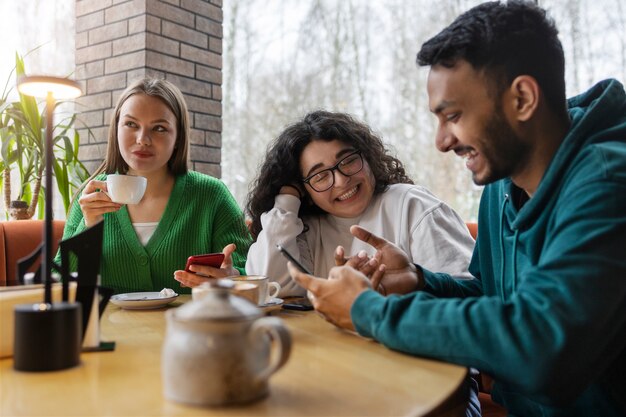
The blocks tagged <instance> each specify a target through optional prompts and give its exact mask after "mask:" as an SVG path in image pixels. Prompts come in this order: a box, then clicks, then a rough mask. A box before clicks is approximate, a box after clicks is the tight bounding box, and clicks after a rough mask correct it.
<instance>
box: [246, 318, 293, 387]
mask: <svg viewBox="0 0 626 417" xmlns="http://www.w3.org/2000/svg"><path fill="white" fill-rule="evenodd" d="M259 333H269V335H270V338H271V340H272V345H275V346H276V349H278V351H277V354H276V355H271V358H273V359H270V362H269V363H268V365H267V367H266V368H265V369H263V370H262V371H261V372H259V374H258V375H256V380H257V381H265V380H267V379H268V378H269V377H270V375H272V374H273V373H274V372H276V371H277V370H278V369H280V367H282V366H283V365H284V364H285V363H286V362H287V359H289V354H290V353H291V336H290V335H289V331H288V330H287V328H286V327H285V326H284V325H283V322H282V321H281V320H280V319H279V318H277V317H262V318H260V319H258V320H256V321H255V322H254V323H253V324H252V327H251V328H250V337H251V338H252V340H258V339H257V338H258V337H259V336H260V334H259Z"/></svg>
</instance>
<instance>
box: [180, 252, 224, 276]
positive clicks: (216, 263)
mask: <svg viewBox="0 0 626 417" xmlns="http://www.w3.org/2000/svg"><path fill="white" fill-rule="evenodd" d="M222 262H224V254H223V253H208V254H206V255H193V256H190V257H189V258H187V265H185V271H187V272H191V271H190V270H189V267H190V266H191V265H193V264H196V265H207V266H212V267H214V268H219V267H220V266H222Z"/></svg>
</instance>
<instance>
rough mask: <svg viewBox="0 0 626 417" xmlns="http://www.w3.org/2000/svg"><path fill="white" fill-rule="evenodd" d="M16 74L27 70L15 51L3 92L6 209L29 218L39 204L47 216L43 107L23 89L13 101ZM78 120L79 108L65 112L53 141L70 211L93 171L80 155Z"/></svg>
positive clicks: (0, 131)
mask: <svg viewBox="0 0 626 417" xmlns="http://www.w3.org/2000/svg"><path fill="white" fill-rule="evenodd" d="M13 73H15V79H17V77H19V76H21V75H24V74H25V70H24V59H23V57H21V56H20V55H19V54H17V53H16V54H15V68H14V71H12V72H11V74H10V75H9V77H8V79H7V82H6V84H5V87H4V90H3V93H2V96H1V97H0V141H1V143H2V147H1V149H0V155H1V160H0V170H1V171H2V176H3V181H2V189H3V194H4V204H5V209H6V211H7V212H8V213H10V215H11V218H14V219H19V218H31V217H32V216H33V215H34V214H35V211H36V209H37V206H38V205H39V209H38V217H39V218H43V201H44V198H43V193H45V192H46V191H47V190H45V189H43V188H45V187H42V177H43V172H44V168H45V164H46V161H45V138H46V135H45V131H44V129H45V125H46V122H45V116H44V115H45V109H44V108H41V109H40V107H39V105H38V103H37V101H36V100H35V98H33V97H30V96H25V95H22V94H20V95H19V100H17V101H12V102H11V101H9V98H8V97H9V93H10V91H11V88H12V85H15V84H14V83H11V78H12V75H13ZM60 103H61V102H59V103H58V104H60ZM42 107H43V106H42ZM75 123H76V113H69V114H67V113H66V114H64V115H62V117H61V118H60V120H59V121H58V122H57V123H56V124H55V126H54V131H53V132H54V134H53V140H52V142H53V149H54V160H53V161H52V166H53V170H54V176H55V180H56V187H57V190H58V192H59V195H60V196H61V198H62V200H63V205H64V207H65V211H66V213H67V211H68V210H69V205H70V201H71V197H72V193H73V191H74V189H75V188H76V187H78V186H79V185H80V184H81V183H82V182H83V181H84V180H85V179H86V178H87V177H88V176H89V173H88V172H87V169H86V168H85V166H84V165H83V164H82V163H81V162H80V161H79V160H78V148H79V145H80V137H79V134H78V132H77V131H76V130H74V124H75ZM16 173H17V175H18V176H19V185H18V187H17V193H15V192H14V191H15V190H13V189H12V185H11V176H12V175H14V174H16ZM12 192H13V193H12ZM42 192H43V193H42ZM38 203H41V204H38Z"/></svg>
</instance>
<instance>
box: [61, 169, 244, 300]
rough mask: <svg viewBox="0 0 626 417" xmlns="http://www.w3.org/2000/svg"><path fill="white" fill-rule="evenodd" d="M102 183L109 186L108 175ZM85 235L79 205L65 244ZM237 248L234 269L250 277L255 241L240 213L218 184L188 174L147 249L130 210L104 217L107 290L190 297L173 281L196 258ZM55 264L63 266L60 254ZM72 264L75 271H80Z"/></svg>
mask: <svg viewBox="0 0 626 417" xmlns="http://www.w3.org/2000/svg"><path fill="white" fill-rule="evenodd" d="M98 179H101V180H105V179H106V175H101V176H99V177H98ZM83 230H85V222H84V220H83V213H82V211H81V209H80V205H79V204H78V201H75V202H74V204H73V206H72V208H71V210H70V214H69V216H68V218H67V222H66V224H65V230H64V233H63V239H66V238H69V237H71V236H74V235H76V234H78V233H80V232H81V231H83ZM229 243H235V244H236V245H237V250H236V251H235V252H234V253H233V264H234V266H235V268H236V269H238V270H239V272H240V273H242V274H245V270H244V267H245V264H246V254H247V252H248V247H249V246H250V243H251V237H250V234H249V233H248V229H247V228H246V225H245V222H244V217H243V213H242V211H241V209H240V208H239V206H238V205H237V203H236V201H235V199H234V198H233V196H232V195H231V194H230V192H229V190H228V189H227V188H226V186H225V185H224V184H223V183H222V182H221V181H220V180H218V179H216V178H213V177H210V176H208V175H204V174H201V173H198V172H193V171H189V172H188V173H186V174H183V175H180V176H178V177H177V178H176V183H175V185H174V188H173V190H172V194H171V196H170V199H169V201H168V203H167V206H166V208H165V212H164V213H163V217H162V218H161V220H160V221H159V224H158V226H157V228H156V230H155V231H154V234H153V235H152V237H151V238H150V240H149V241H148V244H147V245H146V246H145V247H144V246H143V245H142V244H141V243H140V242H139V238H138V237H137V234H136V233H135V229H134V228H133V225H132V223H131V220H130V217H129V216H128V210H127V209H126V206H123V207H122V208H121V209H120V210H119V211H117V212H115V213H107V214H105V215H104V237H103V248H102V261H101V265H100V273H101V279H102V285H103V286H106V287H111V288H113V289H114V290H115V292H116V293H123V292H135V291H160V290H161V289H163V288H172V289H173V290H174V291H176V292H177V293H179V294H180V293H189V292H190V289H189V288H186V287H181V286H180V284H179V282H178V281H176V280H175V279H174V271H176V270H180V269H184V268H185V262H186V260H187V258H188V257H189V256H191V255H198V254H204V253H213V252H221V251H222V249H224V246H226V245H227V244H229ZM56 262H57V263H60V255H59V254H57V258H56ZM74 263H75V262H74V260H72V264H73V265H72V268H71V269H72V270H75V269H76V266H75V265H74Z"/></svg>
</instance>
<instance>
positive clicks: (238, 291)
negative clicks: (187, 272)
mask: <svg viewBox="0 0 626 417" xmlns="http://www.w3.org/2000/svg"><path fill="white" fill-rule="evenodd" d="M231 282H232V281H231ZM231 285H232V288H230V291H231V293H233V294H234V295H238V296H239V297H243V298H245V299H247V300H248V301H250V302H251V303H252V304H254V305H259V286H258V285H256V284H255V283H253V282H245V281H237V282H232V284H231ZM212 290H213V289H212V287H211V284H210V283H208V282H204V283H202V284H200V285H198V286H197V287H193V288H192V289H191V299H192V300H194V301H197V300H200V299H202V298H204V297H206V295H207V294H208V293H209V291H212ZM266 291H267V289H266Z"/></svg>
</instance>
